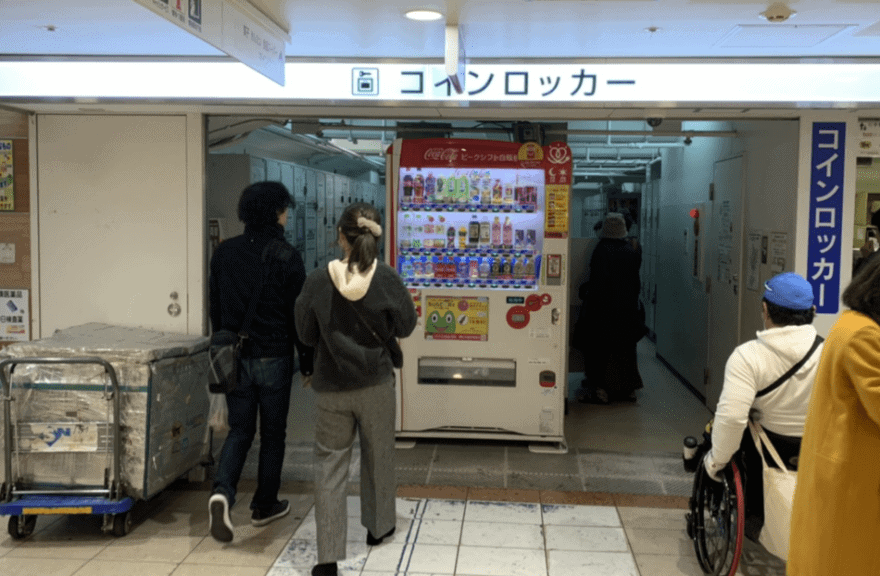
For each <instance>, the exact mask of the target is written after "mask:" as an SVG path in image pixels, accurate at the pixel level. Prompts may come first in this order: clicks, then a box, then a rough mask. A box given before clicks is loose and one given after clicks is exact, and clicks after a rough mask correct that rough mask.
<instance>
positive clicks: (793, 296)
mask: <svg viewBox="0 0 880 576" xmlns="http://www.w3.org/2000/svg"><path fill="white" fill-rule="evenodd" d="M764 288H765V290H764V298H766V299H767V301H768V302H771V303H773V304H776V305H777V306H782V307H783V308H788V309H789V310H808V309H810V308H812V307H813V287H812V286H811V285H810V283H809V282H807V280H806V279H805V278H804V277H803V276H801V275H800V274H795V273H794V272H783V273H782V274H778V275H776V276H774V277H773V278H771V279H769V280H767V282H765V283H764Z"/></svg>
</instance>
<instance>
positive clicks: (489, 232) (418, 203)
mask: <svg viewBox="0 0 880 576" xmlns="http://www.w3.org/2000/svg"><path fill="white" fill-rule="evenodd" d="M544 177H545V172H544V170H539V169H520V168H458V167H456V168H448V167H446V168H426V167H421V168H408V167H401V168H400V174H399V182H400V186H399V196H398V205H399V209H400V212H399V214H398V219H397V235H396V238H397V254H398V259H397V260H398V261H397V266H398V272H399V273H400V275H401V277H402V278H403V280H404V282H405V283H406V284H407V285H409V286H444V287H460V288H477V287H479V288H488V289H518V290H522V289H530V288H535V287H537V284H538V278H539V276H540V268H541V254H542V250H543V238H544V235H543V225H544V209H543V207H544Z"/></svg>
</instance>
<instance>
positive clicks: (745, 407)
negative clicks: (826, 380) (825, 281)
mask: <svg viewBox="0 0 880 576" xmlns="http://www.w3.org/2000/svg"><path fill="white" fill-rule="evenodd" d="M764 288H765V291H764V297H763V302H762V310H763V312H762V316H763V319H764V328H765V329H764V330H761V331H759V332H757V334H756V336H757V337H756V338H755V339H754V340H750V341H748V342H745V343H743V344H741V345H739V346H737V347H736V348H735V349H734V351H733V353H732V354H731V355H730V357H729V358H728V360H727V365H726V367H725V370H724V385H723V388H722V390H721V398H720V400H719V401H718V406H717V408H716V410H715V417H714V419H713V422H712V423H711V424H710V427H711V444H710V445H708V446H706V448H705V450H706V451H707V452H706V455H705V457H704V460H703V464H704V466H705V469H706V472H707V474H708V476H709V477H710V478H711V479H713V480H715V481H720V476H719V475H720V473H721V472H722V471H723V470H724V468H725V466H727V464H728V462H730V460H731V458H733V457H734V456H735V455H738V456H737V458H738V461H739V462H741V464H742V467H743V468H744V470H743V476H744V483H745V486H744V495H745V535H746V536H747V537H748V538H750V539H751V540H754V541H757V540H758V535H759V534H760V532H761V528H762V527H763V525H764V518H763V516H764V493H763V478H762V471H761V470H762V468H761V467H762V463H761V457H760V455H759V454H758V450H757V448H756V447H755V444H754V441H753V440H752V435H751V433H750V432H749V430H748V426H747V424H748V420H749V419H750V418H751V419H752V420H753V421H756V422H758V423H759V424H760V425H761V426H762V427H763V428H764V431H765V432H766V433H767V436H768V437H769V438H770V440H771V441H772V443H773V446H774V447H775V448H776V450H777V452H779V455H780V456H781V457H782V460H783V461H784V462H785V463H786V465H787V467H788V468H789V469H791V470H797V461H798V454H799V452H800V445H801V438H802V437H803V434H804V423H805V421H806V417H807V408H808V406H809V402H810V394H811V392H812V389H813V381H814V379H815V377H816V370H817V367H818V365H819V358H820V356H821V348H822V337H821V336H819V335H818V334H817V333H816V329H815V328H814V327H813V326H812V322H813V317H814V315H815V311H816V308H815V306H813V288H812V286H811V285H810V283H809V282H807V280H806V279H804V278H803V277H802V276H800V275H798V274H795V273H792V272H784V273H782V274H779V275H777V276H774V277H773V278H771V279H770V280H768V281H767V282H766V283H765V284H764ZM708 431H709V427H707V432H708ZM765 456H766V459H767V463H768V465H771V466H773V465H774V464H773V459H772V458H771V457H770V455H769V454H768V453H766V450H765Z"/></svg>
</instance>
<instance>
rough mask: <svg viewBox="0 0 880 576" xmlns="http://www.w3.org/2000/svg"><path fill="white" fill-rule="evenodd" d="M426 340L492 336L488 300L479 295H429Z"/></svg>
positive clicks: (486, 338)
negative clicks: (490, 333) (490, 334)
mask: <svg viewBox="0 0 880 576" xmlns="http://www.w3.org/2000/svg"><path fill="white" fill-rule="evenodd" d="M425 311H426V315H425V339H426V340H477V341H485V340H488V338H489V299H488V298H486V297H476V296H426V297H425Z"/></svg>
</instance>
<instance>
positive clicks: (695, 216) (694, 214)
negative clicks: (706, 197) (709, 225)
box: [690, 208, 700, 218]
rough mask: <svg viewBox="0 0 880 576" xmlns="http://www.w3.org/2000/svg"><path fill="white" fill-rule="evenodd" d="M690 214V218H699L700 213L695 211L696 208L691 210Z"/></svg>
mask: <svg viewBox="0 0 880 576" xmlns="http://www.w3.org/2000/svg"><path fill="white" fill-rule="evenodd" d="M690 214H691V218H699V217H700V211H699V210H697V209H696V208H692V209H691V212H690Z"/></svg>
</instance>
